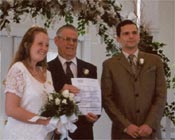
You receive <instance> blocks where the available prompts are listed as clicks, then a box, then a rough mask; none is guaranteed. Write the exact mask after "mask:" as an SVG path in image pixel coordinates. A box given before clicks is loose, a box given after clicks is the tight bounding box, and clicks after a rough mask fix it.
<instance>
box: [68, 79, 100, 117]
mask: <svg viewBox="0 0 175 140" xmlns="http://www.w3.org/2000/svg"><path fill="white" fill-rule="evenodd" d="M71 81H72V85H74V86H76V87H77V88H79V89H80V92H79V93H78V94H77V95H76V96H75V100H76V101H77V102H79V103H78V107H79V110H80V111H81V113H82V114H83V115H86V114H87V113H89V112H91V113H94V114H96V115H100V114H101V106H102V105H101V88H100V85H99V82H98V80H97V79H90V78H72V79H71Z"/></svg>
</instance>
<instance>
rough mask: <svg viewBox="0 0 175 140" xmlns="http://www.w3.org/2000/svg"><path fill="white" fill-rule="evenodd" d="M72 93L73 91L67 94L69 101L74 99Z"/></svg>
mask: <svg viewBox="0 0 175 140" xmlns="http://www.w3.org/2000/svg"><path fill="white" fill-rule="evenodd" d="M74 96H75V95H74V94H73V93H70V95H69V100H71V101H73V100H74Z"/></svg>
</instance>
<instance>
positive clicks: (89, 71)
mask: <svg viewBox="0 0 175 140" xmlns="http://www.w3.org/2000/svg"><path fill="white" fill-rule="evenodd" d="M54 42H55V45H56V46H57V49H58V56H57V57H56V58H55V59H53V60H51V61H50V62H49V63H48V68H49V70H50V72H51V75H52V79H53V84H54V88H55V90H56V91H57V92H59V91H60V90H62V89H68V90H69V91H70V92H71V93H74V94H78V92H79V89H78V88H77V87H75V86H73V85H71V80H70V79H71V78H73V77H74V78H76V77H78V78H85V77H86V78H94V79H97V68H96V66H94V65H92V64H90V63H87V62H85V61H83V60H80V59H79V58H77V57H76V50H77V44H78V33H77V29H76V28H75V27H74V26H73V25H69V24H67V25H63V26H62V27H60V28H59V29H58V30H57V32H56V36H55V38H54ZM97 119H98V116H97V115H95V114H93V113H91V112H89V113H88V114H87V115H82V116H79V118H78V122H77V123H76V125H77V127H78V128H77V130H76V131H75V132H74V133H72V134H69V136H70V137H71V138H72V139H75V140H76V139H88V140H93V124H94V122H96V121H97ZM59 137H60V136H59V135H58V134H55V140H56V139H59Z"/></svg>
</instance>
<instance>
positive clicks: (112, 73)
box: [101, 20, 166, 140]
mask: <svg viewBox="0 0 175 140" xmlns="http://www.w3.org/2000/svg"><path fill="white" fill-rule="evenodd" d="M116 30H117V38H116V40H117V41H118V42H119V43H120V45H121V48H122V49H121V53H120V54H118V55H117V56H114V57H112V58H109V59H108V60H106V61H105V62H104V63H103V72H102V78H101V84H102V98H103V105H104V108H105V111H106V112H107V114H108V116H109V117H110V119H111V120H112V136H111V137H112V139H115V140H116V139H161V136H160V120H161V118H162V116H163V110H164V106H165V102H166V82H165V75H164V69H163V63H162V61H161V59H160V58H159V56H156V55H153V54H148V53H145V52H142V51H140V50H139V49H138V43H139V40H140V36H139V31H138V28H137V26H136V24H135V23H134V22H132V21H131V20H124V21H122V22H121V23H119V24H118V26H117V29H116Z"/></svg>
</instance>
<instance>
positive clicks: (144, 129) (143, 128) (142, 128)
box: [139, 124, 152, 137]
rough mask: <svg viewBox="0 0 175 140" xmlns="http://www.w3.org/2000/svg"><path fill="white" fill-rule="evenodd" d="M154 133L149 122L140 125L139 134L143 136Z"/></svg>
mask: <svg viewBox="0 0 175 140" xmlns="http://www.w3.org/2000/svg"><path fill="white" fill-rule="evenodd" d="M151 133H152V128H151V127H150V126H148V125H147V124H143V125H141V126H140V127H139V135H140V136H142V137H146V136H149V135H150V134H151Z"/></svg>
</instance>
